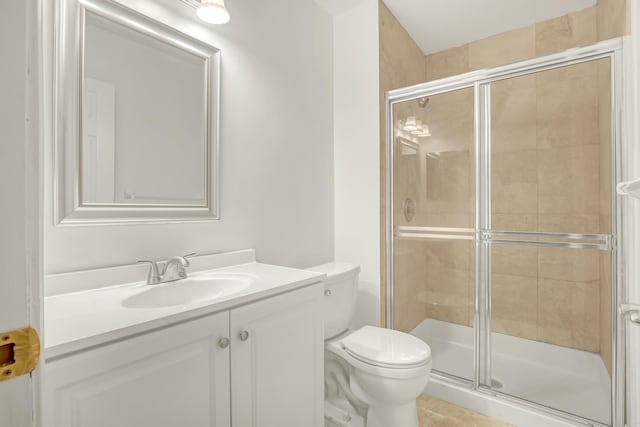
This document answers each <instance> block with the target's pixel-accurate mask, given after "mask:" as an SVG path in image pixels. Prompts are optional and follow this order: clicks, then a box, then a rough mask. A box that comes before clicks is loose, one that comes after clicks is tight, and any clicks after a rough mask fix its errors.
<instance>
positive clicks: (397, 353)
mask: <svg viewBox="0 0 640 427" xmlns="http://www.w3.org/2000/svg"><path fill="white" fill-rule="evenodd" d="M326 349H327V350H328V351H330V352H332V353H334V354H336V355H338V356H340V357H341V358H343V359H344V360H345V361H346V362H347V363H349V365H351V366H352V367H354V368H356V369H360V370H362V371H365V372H368V373H370V374H372V375H376V376H380V377H387V378H396V379H401V378H415V377H420V376H423V375H426V374H428V373H429V372H430V371H431V349H430V348H429V346H428V345H427V344H426V343H425V342H424V341H422V340H420V339H419V338H416V337H414V336H412V335H409V334H406V333H404V332H399V331H395V330H392V329H385V328H378V327H375V326H364V327H363V328H360V329H358V330H357V331H354V332H347V333H346V334H343V335H341V336H338V337H336V338H334V339H332V340H328V341H327V342H326Z"/></svg>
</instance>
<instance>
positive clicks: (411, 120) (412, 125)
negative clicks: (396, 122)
mask: <svg viewBox="0 0 640 427" xmlns="http://www.w3.org/2000/svg"><path fill="white" fill-rule="evenodd" d="M402 130H403V131H405V132H413V131H414V130H418V124H417V123H416V118H415V117H414V116H410V117H407V121H406V122H404V127H403V128H402Z"/></svg>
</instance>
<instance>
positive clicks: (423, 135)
mask: <svg viewBox="0 0 640 427" xmlns="http://www.w3.org/2000/svg"><path fill="white" fill-rule="evenodd" d="M427 136H431V132H430V131H429V126H427V124H426V123H425V124H423V125H422V130H421V132H420V133H419V134H418V138H426V137H427Z"/></svg>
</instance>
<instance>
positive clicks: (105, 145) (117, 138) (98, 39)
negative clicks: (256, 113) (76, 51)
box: [77, 10, 211, 207]
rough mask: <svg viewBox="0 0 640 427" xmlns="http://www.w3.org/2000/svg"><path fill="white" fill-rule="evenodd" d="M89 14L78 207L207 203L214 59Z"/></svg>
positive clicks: (84, 67)
mask: <svg viewBox="0 0 640 427" xmlns="http://www.w3.org/2000/svg"><path fill="white" fill-rule="evenodd" d="M84 13H85V15H84V37H83V41H82V42H83V44H82V63H81V67H82V77H81V94H82V96H81V112H80V134H79V139H80V144H79V145H80V147H79V156H78V159H79V171H78V178H79V182H78V189H77V191H78V195H79V205H80V206H105V205H126V206H148V207H149V206H167V205H168V206H208V204H209V200H208V198H209V197H210V194H211V193H210V189H209V186H210V185H211V179H210V175H209V174H210V173H211V171H210V169H211V168H210V165H211V160H210V157H211V145H210V143H209V141H210V135H209V134H208V133H209V132H210V131H211V130H210V126H209V123H208V118H209V113H208V102H209V100H208V90H207V89H208V88H209V85H208V77H209V76H208V74H209V63H208V60H207V58H206V57H203V56H200V55H197V54H196V53H194V52H192V51H190V50H188V49H184V48H183V47H182V46H178V45H177V44H175V43H171V42H170V40H167V39H163V38H162V37H154V36H153V35H151V34H149V33H145V32H142V31H137V30H136V29H133V28H130V27H128V26H125V25H122V24H121V23H119V22H116V21H114V20H110V19H107V18H105V17H103V16H100V15H98V14H96V13H93V12H91V11H89V10H85V12H84Z"/></svg>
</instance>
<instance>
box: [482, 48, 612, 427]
mask: <svg viewBox="0 0 640 427" xmlns="http://www.w3.org/2000/svg"><path fill="white" fill-rule="evenodd" d="M489 105H490V112H489V116H490V122H491V125H490V143H489V144H488V150H489V152H490V166H491V173H490V180H489V182H488V185H489V186H490V189H489V194H490V198H489V200H487V201H486V203H487V204H488V205H487V207H488V212H490V214H489V216H490V218H489V219H488V223H489V230H487V231H486V232H485V233H484V238H485V244H486V247H487V249H486V254H487V257H488V263H489V266H490V274H489V276H488V277H487V281H488V282H489V284H488V289H489V290H490V295H489V297H490V302H491V308H490V315H491V317H490V326H491V328H490V331H491V332H490V336H487V337H486V339H487V340H488V341H489V342H490V348H491V355H490V360H489V361H488V363H487V365H486V370H485V372H484V376H483V383H484V384H485V385H486V386H487V387H491V388H492V389H493V390H496V391H499V392H502V393H506V394H509V395H512V396H516V397H518V398H522V399H525V400H528V401H530V402H534V403H537V404H541V405H545V406H547V407H549V408H552V409H554V410H559V411H563V412H566V413H568V414H575V415H578V416H580V417H583V418H587V419H590V420H594V421H597V422H600V423H603V424H610V423H611V346H612V345H611V335H612V332H611V331H612V324H611V322H612V316H611V306H612V302H611V301H612V275H611V264H612V263H611V260H612V253H611V235H612V230H611V224H612V202H611V187H612V183H611V170H612V168H611V163H612V162H611V159H612V156H611V153H612V143H611V140H612V138H611V63H610V59H609V58H604V59H598V60H592V61H587V62H582V63H578V64H574V65H570V66H564V67H559V68H555V69H551V70H546V71H541V72H536V73H531V74H528V75H524V76H519V77H515V78H509V79H504V80H498V81H495V82H492V83H491V84H490V102H489Z"/></svg>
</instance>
